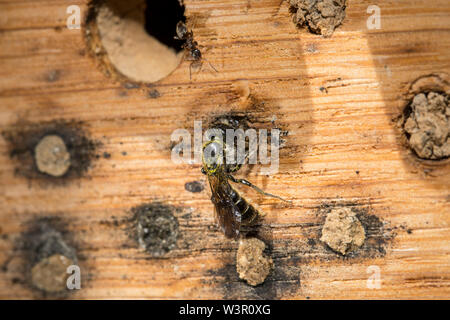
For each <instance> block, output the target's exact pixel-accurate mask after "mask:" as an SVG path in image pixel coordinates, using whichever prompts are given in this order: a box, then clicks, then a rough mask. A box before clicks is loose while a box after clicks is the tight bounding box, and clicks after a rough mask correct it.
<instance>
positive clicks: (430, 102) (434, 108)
mask: <svg viewBox="0 0 450 320" xmlns="http://www.w3.org/2000/svg"><path fill="white" fill-rule="evenodd" d="M449 102H450V97H449V95H448V94H446V93H445V92H438V91H428V92H421V93H418V94H416V95H415V96H414V98H413V99H412V101H411V102H410V103H409V104H408V106H407V107H406V108H405V110H404V114H403V129H404V133H405V135H406V139H407V143H408V145H409V147H410V148H411V150H413V152H414V154H416V155H417V156H418V157H419V158H421V159H425V160H443V159H448V158H449V157H450V104H449Z"/></svg>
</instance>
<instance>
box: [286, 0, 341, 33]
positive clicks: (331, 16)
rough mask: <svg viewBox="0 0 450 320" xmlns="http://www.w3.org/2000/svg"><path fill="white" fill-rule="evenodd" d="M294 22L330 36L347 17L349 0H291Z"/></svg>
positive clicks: (314, 31) (313, 31)
mask: <svg viewBox="0 0 450 320" xmlns="http://www.w3.org/2000/svg"><path fill="white" fill-rule="evenodd" d="M289 4H290V11H291V12H292V13H293V20H294V23H295V24H296V25H297V26H298V27H299V28H300V27H307V28H308V29H309V30H310V31H311V32H312V33H316V34H321V35H323V36H325V37H330V36H331V35H332V34H333V32H334V30H335V29H336V27H337V26H339V25H340V24H341V23H342V21H344V18H345V8H346V5H347V0H290V1H289Z"/></svg>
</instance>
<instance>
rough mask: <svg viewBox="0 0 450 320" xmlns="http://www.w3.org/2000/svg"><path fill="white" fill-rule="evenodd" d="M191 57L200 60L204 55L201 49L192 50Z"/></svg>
mask: <svg viewBox="0 0 450 320" xmlns="http://www.w3.org/2000/svg"><path fill="white" fill-rule="evenodd" d="M191 55H192V58H193V59H194V60H200V59H201V58H202V53H201V51H200V50H199V49H194V50H192V51H191Z"/></svg>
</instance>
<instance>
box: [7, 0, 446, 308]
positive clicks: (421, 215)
mask: <svg viewBox="0 0 450 320" xmlns="http://www.w3.org/2000/svg"><path fill="white" fill-rule="evenodd" d="M185 3H186V7H187V14H188V16H198V17H201V19H199V20H200V21H201V23H199V24H197V25H196V26H195V29H194V32H195V36H196V39H197V41H198V42H199V43H200V45H202V46H203V47H204V49H206V51H205V57H206V58H207V59H208V61H210V62H211V63H212V64H213V65H214V66H215V67H216V68H217V69H218V70H219V72H218V73H215V72H213V71H212V70H211V69H210V68H209V67H208V66H207V65H205V66H204V68H203V71H202V72H200V73H195V74H194V75H193V79H192V80H190V79H189V62H184V63H182V65H181V66H180V67H179V68H178V69H177V70H176V71H175V72H174V73H173V74H172V75H170V76H169V77H167V78H166V79H164V80H162V81H161V82H159V83H157V84H155V85H154V86H153V87H152V88H147V87H146V86H141V87H140V88H138V89H126V88H125V87H124V85H123V84H121V83H119V82H114V81H112V80H111V79H109V78H107V77H105V75H104V74H103V73H102V72H101V71H100V70H99V69H98V68H96V62H95V61H94V59H93V58H92V57H91V56H90V55H89V54H88V52H87V50H86V45H85V42H84V37H83V32H84V29H81V30H69V29H67V28H65V22H66V18H67V14H66V12H65V10H66V7H67V1H63V0H28V1H26V0H22V1H8V0H1V1H0V48H1V50H0V127H1V129H2V130H6V131H7V130H12V129H16V130H17V129H20V125H18V124H19V123H21V122H28V123H30V122H31V123H43V122H48V121H53V120H56V119H59V120H61V119H64V120H68V121H69V120H76V121H80V122H82V123H83V130H84V131H85V132H86V133H87V134H88V135H89V137H90V138H92V139H93V140H95V141H98V142H100V143H101V146H100V147H99V148H98V149H97V153H98V154H99V155H101V154H102V153H103V152H108V153H110V154H111V157H110V158H109V159H105V158H104V157H100V158H99V159H94V161H93V163H92V167H91V168H90V169H89V171H88V172H87V174H86V175H84V176H83V177H81V178H79V179H75V180H71V181H70V182H68V183H67V184H65V185H54V184H51V183H45V181H35V180H31V181H30V180H29V179H26V178H24V177H21V176H17V175H15V174H14V172H15V168H16V166H17V162H16V161H15V160H14V158H13V159H11V158H10V157H9V152H10V145H9V144H8V142H7V141H6V140H5V139H3V138H1V139H0V177H1V184H0V199H1V200H0V203H1V207H2V208H1V213H0V234H1V237H0V265H3V266H4V268H3V269H2V270H3V271H1V272H0V298H2V299H8V298H35V297H41V296H40V295H39V293H36V292H35V291H33V290H30V288H29V287H28V286H27V285H26V284H24V283H23V281H22V279H24V278H25V276H24V275H23V274H22V272H21V271H20V270H21V266H22V265H23V263H24V259H23V257H22V256H21V255H20V252H18V251H17V250H16V249H14V247H15V243H16V241H17V240H18V239H20V237H21V234H22V233H23V232H26V230H27V229H26V226H27V222H29V221H31V220H33V219H36V218H38V217H44V216H51V217H59V218H60V219H61V221H63V222H64V224H65V227H66V228H67V229H68V230H69V232H70V234H71V237H72V238H73V241H74V243H75V246H76V248H77V250H78V251H77V252H78V255H79V256H80V267H81V270H82V277H83V278H82V289H81V290H78V291H76V292H74V293H73V294H71V295H70V297H71V298H77V299H92V298H100V299H102V298H145V299H148V298H175V299H183V298H194V299H197V298H207V299H210V298H215V299H222V298H244V299H245V298H273V299H275V298H277V299H304V298H306V297H309V298H312V299H319V298H332V299H333V298H344V299H354V298H389V299H397V298H419V299H422V298H445V299H448V298H449V297H450V244H449V231H450V226H449V222H450V203H449V202H450V179H449V178H450V162H449V161H448V160H445V161H442V162H440V163H436V162H432V163H425V162H423V161H419V160H418V159H416V158H415V156H414V155H413V154H411V152H410V151H409V150H408V149H407V148H406V147H405V146H404V144H403V142H402V133H401V131H400V130H399V129H398V128H397V126H396V122H395V119H396V118H397V117H398V116H400V115H401V113H402V110H403V108H404V106H405V105H406V104H407V102H408V101H407V99H408V92H409V91H410V89H411V88H410V87H411V84H412V83H413V82H414V81H415V80H416V79H418V78H420V77H424V76H427V75H430V74H439V75H440V77H442V78H444V79H445V78H446V77H448V74H449V72H450V3H449V1H447V0H436V1H432V2H430V1H425V0H415V1H412V0H409V1H407V0H404V1H388V0H385V1H378V2H377V3H376V4H377V5H378V6H379V7H380V8H381V14H382V18H381V22H382V27H381V29H379V30H367V27H366V20H367V18H368V16H369V14H367V13H366V9H367V7H368V6H369V5H371V4H373V3H372V2H371V1H364V0H350V1H349V4H348V7H347V17H346V19H345V21H344V24H343V25H342V26H340V27H339V28H338V29H337V30H336V31H335V33H334V34H333V36H332V37H331V38H322V37H320V36H317V35H313V34H310V33H308V32H307V31H305V30H298V29H296V28H295V26H294V25H293V23H292V22H291V18H290V15H289V12H288V6H287V4H286V2H283V3H282V4H281V6H280V1H279V0H261V1H247V0H221V1H218V0H209V1H200V0H185ZM72 4H78V5H80V7H81V8H82V12H83V14H84V15H85V14H86V8H87V3H86V1H80V0H78V1H72ZM55 72H56V75H57V76H56V77H55ZM447 80H448V78H447ZM242 87H244V88H248V90H249V91H250V94H251V96H252V97H254V99H256V101H258V103H262V102H264V109H263V110H257V111H256V112H255V113H254V114H253V115H254V116H255V117H258V118H259V119H260V120H261V121H270V119H272V118H273V116H275V117H276V124H277V125H280V126H281V127H282V128H283V129H285V130H287V131H288V132H289V134H288V136H287V137H285V138H286V145H285V147H284V148H283V149H282V150H281V151H280V152H281V153H280V170H279V173H278V174H275V175H272V176H268V177H266V176H260V175H258V170H257V167H255V168H252V169H251V170H247V171H245V170H244V172H243V173H242V174H241V175H240V176H245V177H246V178H247V179H249V180H250V181H252V182H254V183H255V184H256V185H258V186H261V187H263V188H264V189H265V190H266V191H267V192H270V193H274V194H277V195H280V196H282V197H285V198H287V199H291V200H292V201H293V204H292V206H286V205H284V204H280V203H278V202H277V201H276V200H274V199H270V198H263V197H261V196H259V195H257V194H256V193H254V192H252V191H247V190H243V191H244V194H245V195H246V197H247V198H249V199H253V201H254V202H255V203H256V204H258V206H259V207H260V208H261V210H263V211H264V212H265V213H266V216H265V218H264V221H263V224H262V226H261V237H263V239H264V240H265V241H266V242H267V243H269V244H270V246H271V249H270V250H271V255H272V257H273V259H274V263H275V270H274V272H273V274H272V276H271V277H270V278H269V279H268V280H267V281H266V283H265V284H263V285H262V286H260V287H257V288H252V287H249V286H247V285H246V284H245V283H243V282H241V281H239V280H238V278H237V274H236V271H235V267H234V263H235V253H236V248H237V243H236V242H234V241H231V240H227V239H225V238H224V236H223V235H222V234H221V233H220V231H219V230H218V229H217V228H216V227H215V226H214V216H213V205H212V203H211V201H210V200H209V198H210V193H209V190H208V188H205V190H204V191H202V192H200V193H191V192H188V191H186V190H185V187H184V185H185V183H186V182H190V181H197V180H199V181H202V182H203V183H206V180H205V177H204V176H203V175H202V174H201V173H200V167H199V165H198V164H196V165H188V164H183V165H179V164H174V163H173V162H172V161H171V158H170V146H171V141H170V135H171V133H172V132H173V131H174V130H175V129H178V128H186V129H188V130H192V128H193V125H194V123H193V122H194V120H205V121H208V119H210V118H211V115H214V114H220V113H226V112H228V111H230V110H245V107H244V106H245V103H243V101H244V100H245V97H243V96H242V92H243V90H241V89H242ZM321 88H322V90H321ZM153 89H156V90H158V92H159V93H160V95H161V96H160V97H159V98H157V99H151V98H149V96H148V92H149V90H153ZM393 119H394V120H393ZM124 152H126V154H125V153H124ZM152 201H160V202H162V203H165V204H169V205H172V206H174V207H177V208H180V212H178V213H176V215H177V217H178V220H179V224H180V239H179V242H178V246H177V248H176V249H174V250H172V251H170V252H169V253H168V254H167V255H166V256H164V257H162V258H157V259H156V258H151V257H150V256H149V255H148V254H147V253H146V252H143V251H142V250H140V249H138V248H137V245H136V243H134V242H133V241H132V240H131V239H130V238H129V235H128V233H127V232H128V231H129V230H128V229H127V228H128V226H127V222H126V221H127V219H129V218H130V215H131V208H133V207H135V206H139V205H141V204H144V203H148V202H152ZM342 205H345V206H351V207H353V208H355V209H356V210H361V211H363V212H364V213H365V214H368V215H374V216H376V217H377V218H378V219H379V221H381V222H383V223H384V226H383V228H381V229H379V230H375V231H374V236H378V237H379V238H380V239H381V240H380V241H381V244H380V246H381V247H382V248H381V249H380V250H378V249H377V248H375V247H367V248H366V249H364V250H363V252H361V254H359V255H356V256H354V257H350V258H346V259H343V258H341V257H339V256H338V255H336V254H334V253H333V252H331V251H330V250H328V249H327V248H326V247H325V246H324V245H323V244H321V243H320V242H319V241H318V240H317V239H318V238H320V236H319V234H320V228H321V223H323V215H324V208H326V206H342ZM377 232H378V234H377ZM374 248H375V249H374ZM383 250H384V253H383ZM368 266H378V267H379V268H380V270H381V280H382V285H381V288H380V289H369V288H367V285H366V282H367V279H368V277H369V276H370V274H368V273H367V267H368Z"/></svg>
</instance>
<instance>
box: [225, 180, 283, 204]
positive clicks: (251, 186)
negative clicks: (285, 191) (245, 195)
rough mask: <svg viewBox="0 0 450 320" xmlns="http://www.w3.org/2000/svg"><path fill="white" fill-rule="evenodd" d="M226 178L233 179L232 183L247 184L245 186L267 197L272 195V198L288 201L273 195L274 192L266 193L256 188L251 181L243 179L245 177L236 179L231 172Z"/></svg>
mask: <svg viewBox="0 0 450 320" xmlns="http://www.w3.org/2000/svg"><path fill="white" fill-rule="evenodd" d="M228 179H230V180H231V181H233V182H234V183H240V184H243V185H245V186H247V187H250V188H252V189H253V190H255V191H256V192H258V193H260V194H262V195H265V196H267V197H272V198H276V199H279V200H281V201H286V202H289V201H288V200H285V199H283V198H281V197H279V196H276V195H274V194H271V193H268V192H265V191H263V190H261V189H260V188H258V187H257V186H255V185H254V184H253V183H251V182H250V181H248V180H245V179H236V178H235V177H233V176H232V175H231V174H229V175H228Z"/></svg>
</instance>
